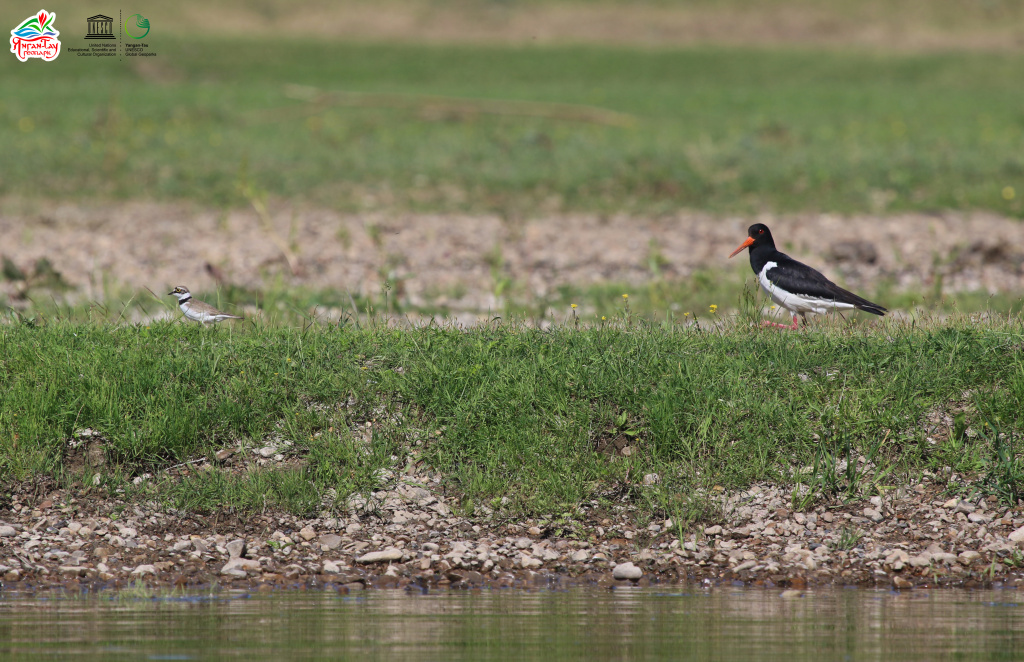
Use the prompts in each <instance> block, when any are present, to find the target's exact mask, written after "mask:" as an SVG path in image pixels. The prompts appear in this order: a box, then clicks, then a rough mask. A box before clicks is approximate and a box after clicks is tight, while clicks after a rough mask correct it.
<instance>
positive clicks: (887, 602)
mask: <svg viewBox="0 0 1024 662" xmlns="http://www.w3.org/2000/svg"><path fill="white" fill-rule="evenodd" d="M1022 604H1024V594H1021V593H1020V592H1018V591H1016V590H1003V591H974V592H967V591H908V592H903V593H893V592H889V591H866V590H842V589H835V590H818V591H809V592H807V593H806V594H804V596H803V597H790V598H784V597H781V595H780V592H779V591H765V590H752V589H743V588H732V587H716V588H708V589H701V588H697V587H694V588H688V589H679V590H658V589H629V590H621V589H620V590H616V591H599V590H573V591H568V592H559V593H556V592H549V591H538V592H522V591H501V590H493V591H490V590H489V591H479V592H460V591H456V592H450V593H448V592H440V593H431V594H427V595H421V594H419V593H404V592H398V591H371V592H367V593H365V594H359V595H346V596H342V595H339V594H337V593H335V592H333V591H331V592H287V593H279V594H269V595H252V596H250V595H245V594H237V593H230V592H221V593H217V594H212V595H211V594H207V595H189V596H168V597H166V598H159V599H154V598H150V597H134V598H133V597H132V596H131V595H130V594H121V595H88V596H75V597H63V598H55V597H47V598H38V597H35V598H32V597H12V596H9V595H7V596H4V595H0V656H2V657H4V658H10V657H14V658H21V657H31V658H34V659H47V658H50V659H68V658H72V657H73V658H76V659H84V660H88V659H105V660H106V659H110V660H118V659H151V660H186V659H196V660H202V659H220V658H227V657H244V658H252V659H275V660H313V659H388V660H403V659H437V660H441V659H443V660H497V659H508V658H548V659H552V658H557V659H587V660H592V661H597V660H641V659H684V660H685V659H694V660H697V659H699V660H733V659H776V658H785V659H786V660H787V661H788V662H796V661H797V660H815V661H817V660H879V659H898V660H935V659H962V660H972V659H978V660H981V659H985V660H992V659H1008V660H1009V659H1016V657H1017V654H1018V652H1019V651H1022V650H1024V647H1022V646H1024V640H1022V639H1024V637H1022V627H1024V608H1022V607H1021V606H1020V605H1022Z"/></svg>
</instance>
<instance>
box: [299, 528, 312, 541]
mask: <svg viewBox="0 0 1024 662" xmlns="http://www.w3.org/2000/svg"><path fill="white" fill-rule="evenodd" d="M299 536H301V537H302V539H303V540H305V541H306V542H309V541H310V540H312V539H313V538H316V531H314V530H313V528H312V527H310V526H304V527H302V530H301V531H299Z"/></svg>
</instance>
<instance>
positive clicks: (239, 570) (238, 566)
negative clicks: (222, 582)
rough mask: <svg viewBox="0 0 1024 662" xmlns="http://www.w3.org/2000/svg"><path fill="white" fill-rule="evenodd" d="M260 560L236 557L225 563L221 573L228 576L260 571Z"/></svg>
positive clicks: (242, 575)
mask: <svg viewBox="0 0 1024 662" xmlns="http://www.w3.org/2000/svg"><path fill="white" fill-rule="evenodd" d="M259 570H260V562H259V561H254V560H253V559H246V558H234V559H231V560H230V561H228V562H227V563H225V564H224V567H223V568H221V569H220V574H222V575H227V576H228V577H245V576H246V574H247V573H249V572H259Z"/></svg>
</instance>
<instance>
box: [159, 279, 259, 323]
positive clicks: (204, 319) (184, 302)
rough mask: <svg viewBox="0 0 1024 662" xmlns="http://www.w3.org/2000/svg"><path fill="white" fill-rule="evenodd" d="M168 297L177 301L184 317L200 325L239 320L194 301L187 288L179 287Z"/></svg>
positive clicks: (202, 302) (201, 302) (235, 316)
mask: <svg viewBox="0 0 1024 662" xmlns="http://www.w3.org/2000/svg"><path fill="white" fill-rule="evenodd" d="M168 294H169V295H170V296H173V297H176V298H177V299H178V307H179V308H181V312H183V313H185V317H187V318H189V319H190V320H192V321H194V322H199V323H200V324H216V323H217V322H222V321H224V320H240V319H242V318H241V317H240V316H238V315H229V314H228V313H225V312H224V311H222V310H217V309H216V308H214V307H213V306H211V305H210V304H208V303H206V302H205V301H200V300H199V299H194V298H193V297H192V293H191V292H189V291H188V288H187V287H183V286H181V285H179V286H177V287H175V288H174V289H173V290H171V291H170V292H168Z"/></svg>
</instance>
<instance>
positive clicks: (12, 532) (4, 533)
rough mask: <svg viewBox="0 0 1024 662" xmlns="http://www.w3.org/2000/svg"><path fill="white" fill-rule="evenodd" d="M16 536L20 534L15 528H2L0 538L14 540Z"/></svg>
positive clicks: (0, 528)
mask: <svg viewBox="0 0 1024 662" xmlns="http://www.w3.org/2000/svg"><path fill="white" fill-rule="evenodd" d="M16 535H18V532H17V530H16V529H15V528H14V527H13V526H10V525H4V526H0V538H12V537H14V536H16Z"/></svg>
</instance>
